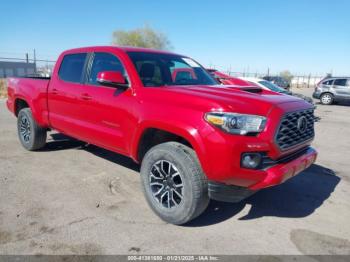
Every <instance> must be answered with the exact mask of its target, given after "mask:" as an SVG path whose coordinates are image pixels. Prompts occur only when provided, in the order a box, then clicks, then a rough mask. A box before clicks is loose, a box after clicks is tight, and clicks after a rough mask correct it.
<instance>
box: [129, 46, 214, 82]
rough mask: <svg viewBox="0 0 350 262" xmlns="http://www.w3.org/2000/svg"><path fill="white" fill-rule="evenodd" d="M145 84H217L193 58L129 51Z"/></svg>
mask: <svg viewBox="0 0 350 262" xmlns="http://www.w3.org/2000/svg"><path fill="white" fill-rule="evenodd" d="M128 55H129V57H130V59H131V60H132V62H133V63H134V65H135V67H136V70H137V73H138V75H139V77H140V79H141V81H142V83H143V85H144V86H146V87H147V86H149V87H150V86H153V87H154V86H165V85H168V86H173V85H217V84H218V83H217V82H216V81H215V80H214V79H213V78H212V76H210V74H209V73H208V72H207V71H206V70H205V69H204V68H203V67H201V66H200V65H199V64H198V63H196V62H195V61H194V60H192V59H191V58H187V57H181V56H178V55H173V54H160V53H147V52H128Z"/></svg>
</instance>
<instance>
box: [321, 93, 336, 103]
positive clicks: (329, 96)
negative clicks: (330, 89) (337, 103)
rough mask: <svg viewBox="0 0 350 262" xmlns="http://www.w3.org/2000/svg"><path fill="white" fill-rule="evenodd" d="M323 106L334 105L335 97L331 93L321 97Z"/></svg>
mask: <svg viewBox="0 0 350 262" xmlns="http://www.w3.org/2000/svg"><path fill="white" fill-rule="evenodd" d="M320 102H321V104H322V105H331V104H333V103H334V96H333V95H332V94H331V93H324V94H322V95H321V97H320Z"/></svg>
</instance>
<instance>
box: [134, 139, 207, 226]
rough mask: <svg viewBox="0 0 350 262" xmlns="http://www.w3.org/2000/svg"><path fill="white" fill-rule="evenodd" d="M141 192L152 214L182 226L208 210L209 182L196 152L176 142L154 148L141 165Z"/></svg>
mask: <svg viewBox="0 0 350 262" xmlns="http://www.w3.org/2000/svg"><path fill="white" fill-rule="evenodd" d="M141 178H142V188H143V192H144V195H145V197H146V200H147V202H148V204H149V206H150V207H151V208H152V209H153V211H154V212H155V213H156V214H157V215H158V216H159V217H160V218H161V219H163V220H164V221H166V222H169V223H172V224H175V225H181V224H185V223H187V222H189V221H190V220H192V219H194V218H195V217H197V216H199V215H200V214H201V213H202V212H203V211H204V210H205V209H206V208H207V206H208V203H209V196H208V182H207V179H206V177H205V175H204V173H203V171H202V168H201V166H200V163H199V161H198V158H197V156H196V153H195V152H194V150H193V149H192V148H190V147H188V146H185V145H183V144H180V143H176V142H167V143H163V144H160V145H157V146H155V147H153V148H151V149H150V150H149V151H148V152H147V153H146V155H145V157H144V159H143V160H142V164H141Z"/></svg>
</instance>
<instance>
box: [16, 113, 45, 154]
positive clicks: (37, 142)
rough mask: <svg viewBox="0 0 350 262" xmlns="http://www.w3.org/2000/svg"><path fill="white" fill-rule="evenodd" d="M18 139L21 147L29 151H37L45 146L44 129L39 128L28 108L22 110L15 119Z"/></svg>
mask: <svg viewBox="0 0 350 262" xmlns="http://www.w3.org/2000/svg"><path fill="white" fill-rule="evenodd" d="M17 130H18V137H19V140H20V142H21V144H22V146H23V147H24V148H25V149H27V150H29V151H34V150H38V149H40V148H42V147H44V146H45V144H46V129H45V128H42V127H40V126H39V125H38V124H37V123H36V122H35V120H34V119H33V116H32V111H31V110H30V109H29V108H23V109H21V111H19V113H18V118H17Z"/></svg>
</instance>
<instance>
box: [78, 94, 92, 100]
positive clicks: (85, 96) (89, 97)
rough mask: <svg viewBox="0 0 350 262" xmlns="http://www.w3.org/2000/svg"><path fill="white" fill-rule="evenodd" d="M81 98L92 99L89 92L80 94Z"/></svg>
mask: <svg viewBox="0 0 350 262" xmlns="http://www.w3.org/2000/svg"><path fill="white" fill-rule="evenodd" d="M80 97H81V99H83V100H91V99H92V96H90V95H89V94H86V93H85V94H82V95H81V96H80Z"/></svg>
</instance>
